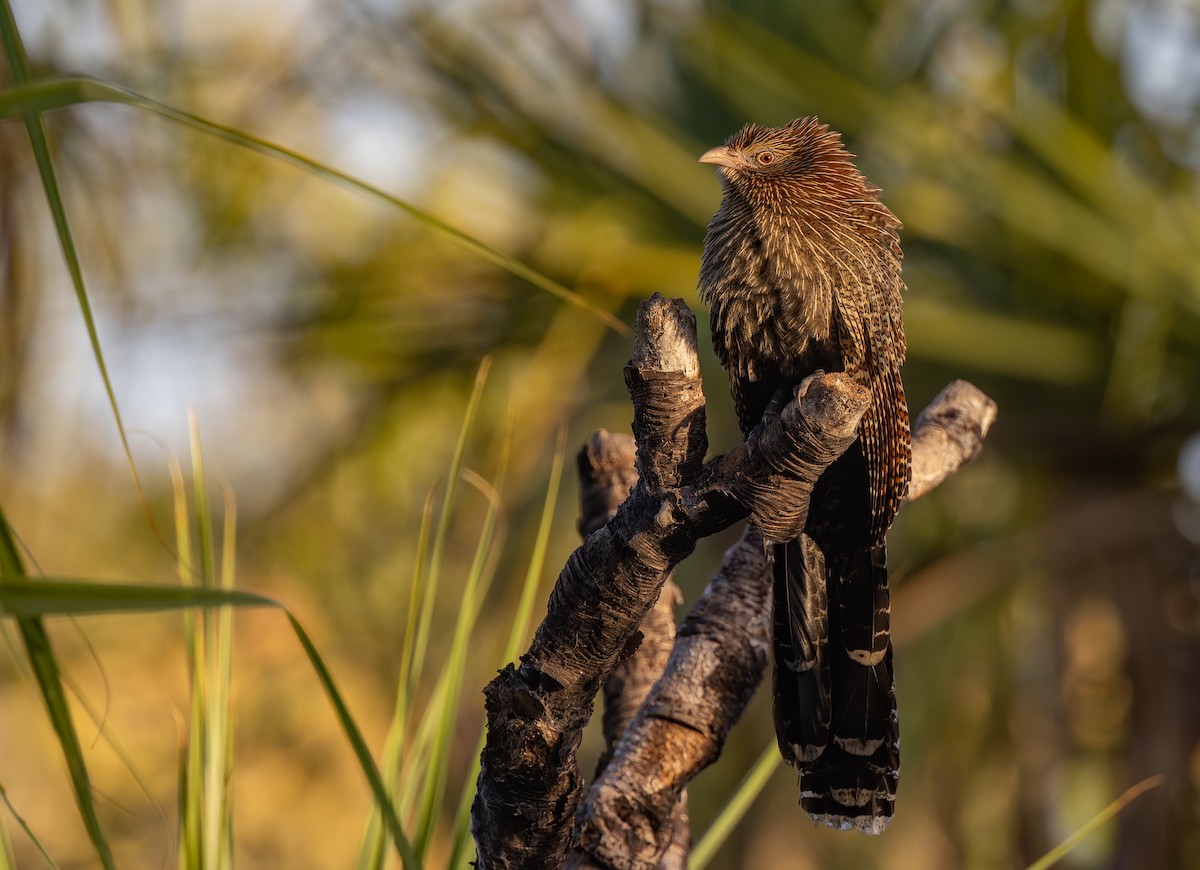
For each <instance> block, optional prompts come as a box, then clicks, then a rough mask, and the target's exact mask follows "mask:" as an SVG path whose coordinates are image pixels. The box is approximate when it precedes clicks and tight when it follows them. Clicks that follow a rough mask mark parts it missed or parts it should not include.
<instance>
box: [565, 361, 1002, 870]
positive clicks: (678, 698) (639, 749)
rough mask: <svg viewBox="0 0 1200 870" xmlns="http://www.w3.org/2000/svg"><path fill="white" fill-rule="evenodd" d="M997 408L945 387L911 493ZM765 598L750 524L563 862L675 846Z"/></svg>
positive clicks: (763, 640) (751, 665) (966, 444)
mask: <svg viewBox="0 0 1200 870" xmlns="http://www.w3.org/2000/svg"><path fill="white" fill-rule="evenodd" d="M995 417H996V405H995V403H994V402H993V401H992V400H991V399H989V398H988V397H987V396H986V395H984V394H983V393H982V392H981V391H980V390H978V389H977V388H976V387H974V386H972V385H971V384H969V383H967V382H966V381H955V382H953V383H951V384H950V385H949V386H947V387H946V388H945V389H944V390H942V392H941V393H939V394H938V396H937V397H936V398H935V399H934V400H933V401H932V402H931V403H930V404H929V406H928V407H927V408H926V409H925V410H924V411H923V412H922V413H921V415H920V417H918V419H917V422H916V424H915V426H914V427H913V440H912V444H913V479H912V483H911V485H910V488H909V500H912V499H915V498H919V497H920V496H922V495H925V494H926V493H928V492H929V491H930V490H932V489H933V488H934V487H936V486H937V485H938V484H939V483H941V482H942V481H943V480H945V479H946V478H947V477H949V476H950V474H952V473H953V472H954V471H956V470H957V469H958V468H959V467H961V466H962V465H963V464H964V463H966V462H968V461H970V460H971V459H972V458H974V457H975V455H976V454H977V453H978V452H979V450H980V448H981V446H982V442H983V439H984V437H985V436H986V434H987V431H988V428H989V427H990V426H991V424H992V422H993V421H994V420H995ZM806 510H807V506H805V511H806ZM770 597H771V571H770V566H769V565H768V563H767V561H766V558H765V555H764V549H763V544H762V537H761V535H760V534H759V532H758V531H757V530H756V529H754V528H753V527H749V526H748V527H747V530H746V532H745V533H744V534H743V536H742V538H741V540H740V541H739V542H738V543H737V544H736V545H734V546H733V547H732V548H730V549H729V551H728V552H727V553H726V554H725V560H724V563H723V564H722V566H721V569H720V570H719V571H718V573H717V574H716V576H715V577H714V578H713V580H712V582H711V583H710V585H709V587H708V588H707V589H706V590H705V592H704V594H703V595H702V596H701V598H700V600H699V601H698V602H697V603H696V605H695V607H693V609H692V611H691V613H690V614H689V615H688V618H687V620H686V621H685V622H684V624H683V626H682V627H681V628H680V630H679V636H678V640H677V642H676V644H675V647H674V649H673V650H672V652H671V656H670V658H669V660H668V662H667V665H666V668H665V672H664V674H663V676H662V678H661V679H660V680H659V682H658V683H657V684H656V685H655V686H654V688H653V689H652V690H651V692H650V694H649V696H648V697H647V699H646V701H645V703H644V704H643V706H642V708H641V710H640V711H639V712H638V714H637V715H636V716H635V717H634V720H633V721H632V723H630V726H629V727H628V729H627V730H626V732H625V735H624V736H623V738H622V740H621V742H620V743H619V744H618V746H617V748H616V750H615V751H614V753H613V758H612V760H611V762H610V763H609V765H608V767H607V768H606V769H605V771H604V772H603V774H602V775H601V776H600V777H599V778H598V779H597V780H596V782H595V783H593V785H592V786H591V788H590V789H589V790H588V792H587V794H586V795H585V797H584V799H583V801H582V803H581V806H580V809H579V815H578V821H577V824H578V829H579V832H578V835H577V847H576V849H575V850H574V851H573V852H572V853H571V855H570V856H569V857H568V866H574V867H620V868H646V870H652V868H656V867H660V866H661V864H660V862H661V861H662V859H663V856H664V855H665V854H667V851H668V848H670V850H671V852H672V853H673V852H675V851H676V848H677V845H676V844H677V842H678V834H677V832H676V831H675V829H674V827H675V824H676V816H675V810H674V807H675V805H676V802H677V800H678V799H679V796H680V795H681V794H682V792H683V789H684V787H685V786H686V785H687V783H688V782H690V781H691V779H692V778H693V777H694V776H695V775H696V774H697V773H699V772H700V771H701V770H702V769H704V768H705V767H707V766H708V765H709V764H711V763H712V762H713V761H715V760H716V759H717V757H718V756H719V755H720V753H721V749H722V747H723V746H724V744H725V739H726V737H727V736H728V734H729V731H730V729H731V728H732V727H733V725H734V723H736V722H737V720H738V719H739V718H740V717H741V715H742V712H743V711H744V710H745V708H746V705H747V704H748V703H749V701H750V699H751V697H753V695H754V692H755V690H756V689H757V688H758V684H759V683H760V682H761V680H762V677H763V673H764V672H765V669H766V664H767V655H768V653H767V650H768V648H769V646H770V627H769V619H770V612H771V598H770Z"/></svg>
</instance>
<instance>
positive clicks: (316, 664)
mask: <svg viewBox="0 0 1200 870" xmlns="http://www.w3.org/2000/svg"><path fill="white" fill-rule="evenodd" d="M284 615H286V616H287V618H288V622H290V623H291V624H292V629H293V630H294V631H295V632H296V637H297V638H299V639H300V645H301V646H302V647H304V652H305V653H306V654H307V655H308V659H309V661H310V662H311V663H312V666H313V670H314V671H316V674H317V679H318V680H320V682H321V687H322V688H323V689H324V690H325V694H326V696H327V697H328V698H329V700H330V702H331V703H332V705H333V709H334V712H335V713H336V714H337V717H338V720H339V722H341V725H342V730H343V731H344V732H345V734H346V737H347V739H348V740H349V741H350V745H351V746H352V747H353V749H354V754H355V756H357V758H358V762H359V765H360V766H361V767H362V770H363V773H364V774H365V775H366V777H367V782H368V783H369V784H370V786H371V791H372V792H373V793H374V795H375V800H376V802H377V803H378V804H379V806H380V808H381V809H382V810H383V818H384V823H385V824H386V825H387V827H388V829H389V830H390V831H391V834H392V840H393V841H394V842H395V844H396V850H397V851H398V852H399V853H400V860H401V862H403V864H404V868H405V870H416V868H419V867H421V862H420V861H419V860H418V859H417V856H416V853H415V852H414V851H413V848H412V845H411V843H409V841H408V838H407V837H406V836H405V835H404V827H403V825H401V824H400V817H399V816H398V815H397V814H396V807H395V805H394V804H393V803H392V798H391V795H390V794H388V790H387V787H386V786H385V785H384V783H383V777H382V776H380V774H379V768H377V767H376V766H375V761H374V760H373V759H372V758H371V752H370V750H369V749H367V743H366V741H365V740H363V736H362V733H361V732H360V731H359V730H358V726H357V725H356V724H355V722H354V718H353V717H352V716H351V715H350V710H349V708H348V707H347V706H346V702H345V701H344V700H342V695H341V693H340V692H339V691H338V690H337V686H336V684H335V683H334V681H333V676H332V675H331V674H330V672H329V668H327V667H326V666H325V661H324V659H322V658H321V654H320V653H319V652H317V647H316V645H315V644H314V643H313V642H312V639H311V638H310V637H309V636H308V632H306V631H305V630H304V629H303V627H301V625H300V623H299V622H298V621H297V620H296V617H294V616H292V614H291V613H290V612H289V611H287V610H284Z"/></svg>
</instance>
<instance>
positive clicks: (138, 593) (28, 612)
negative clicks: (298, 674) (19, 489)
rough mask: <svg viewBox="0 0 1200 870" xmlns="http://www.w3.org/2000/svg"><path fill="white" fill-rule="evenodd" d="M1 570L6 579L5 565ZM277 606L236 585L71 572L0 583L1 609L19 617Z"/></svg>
mask: <svg viewBox="0 0 1200 870" xmlns="http://www.w3.org/2000/svg"><path fill="white" fill-rule="evenodd" d="M0 568H2V569H3V570H0V575H3V577H4V578H5V579H8V578H9V577H10V576H11V575H10V573H9V569H8V568H7V567H3V566H0ZM226 604H231V605H234V606H236V607H276V608H283V605H282V604H280V603H279V602H278V601H275V600H274V599H271V598H267V597H266V596H265V595H256V594H255V593H253V592H244V591H241V590H237V589H201V588H198V587H197V588H188V587H179V586H151V585H144V584H141V583H93V582H91V581H88V580H77V579H67V578H54V577H51V578H47V579H44V580H42V579H39V580H38V582H36V583H28V584H14V583H0V615H7V616H15V617H17V618H18V619H24V618H27V617H28V618H37V617H39V616H71V615H74V616H84V615H96V614H102V613H160V612H163V611H168V610H185V609H187V608H189V607H221V606H222V605H226Z"/></svg>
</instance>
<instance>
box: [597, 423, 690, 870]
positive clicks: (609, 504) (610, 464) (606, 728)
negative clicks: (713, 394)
mask: <svg viewBox="0 0 1200 870" xmlns="http://www.w3.org/2000/svg"><path fill="white" fill-rule="evenodd" d="M636 454H637V447H636V444H635V442H634V440H633V436H631V435H626V434H623V433H620V434H618V433H612V432H608V431H607V430H605V429H600V430H598V431H596V432H595V433H593V435H592V437H591V438H589V439H588V441H587V443H586V444H584V446H583V447H582V448H581V449H580V451H579V456H578V460H577V461H578V466H579V485H580V517H579V531H580V533H581V534H582V535H583V536H584V537H587V536H588V535H589V534H590V533H591V532H593V531H595V530H596V529H598V528H599V527H600V526H602V525H604V523H605V522H607V521H608V520H609V518H611V517H612V515H613V514H615V513H616V511H617V507H618V506H619V505H620V504H621V502H622V501H624V500H625V498H626V497H627V496H628V495H629V491H630V490H631V489H632V488H633V485H634V484H635V483H636V482H637V468H636V465H635V457H636ZM682 602H683V596H682V594H681V593H680V591H679V587H678V586H676V585H675V581H674V580H673V579H672V577H671V576H670V575H668V576H667V579H666V581H665V582H664V583H663V588H662V592H660V593H659V596H658V601H656V602H655V604H654V606H653V607H651V608H650V611H649V612H648V613H647V614H646V616H645V618H644V619H643V620H642V624H641V625H640V626H638V630H637V632H635V633H634V636H633V638H632V639H631V640H630V644H629V647H627V648H626V653H625V657H624V658H622V659H621V660H620V661H619V662H618V663H617V666H616V667H615V668H613V671H612V673H611V674H609V675H608V679H607V680H605V681H604V689H603V691H602V693H601V694H602V697H603V699H604V716H603V719H602V730H603V733H604V752H603V753H601V755H600V759H599V761H598V762H597V764H596V774H595V775H596V776H597V777H599V776H600V775H601V774H602V773H603V772H604V768H605V767H607V766H608V762H609V760H610V759H611V758H612V754H613V750H614V749H616V746H617V741H619V740H620V739H621V735H623V734H624V733H625V729H626V728H627V727H628V726H629V723H630V721H632V719H633V716H634V714H635V713H637V711H638V709H639V708H640V707H641V706H642V702H643V701H645V700H646V696H647V695H648V694H650V689H651V687H652V686H653V685H654V683H655V682H657V680H658V678H659V677H661V676H662V672H663V668H664V667H665V666H666V664H667V657H668V656H669V655H670V654H671V647H672V646H673V645H674V643H675V608H676V607H677V606H678V605H679V604H681V603H682ZM670 824H671V828H672V830H673V832H674V834H673V836H672V837H671V845H670V846H669V847H668V849H667V854H666V855H664V856H663V859H662V860H661V861H660V862H659V864H658V870H676V868H683V867H686V866H687V855H688V853H689V852H690V851H691V845H692V831H691V824H690V821H689V820H688V815H687V791H686V790H684V791H681V792H680V795H679V799H678V800H677V801H676V802H675V806H674V808H673V809H672V812H671V820H670Z"/></svg>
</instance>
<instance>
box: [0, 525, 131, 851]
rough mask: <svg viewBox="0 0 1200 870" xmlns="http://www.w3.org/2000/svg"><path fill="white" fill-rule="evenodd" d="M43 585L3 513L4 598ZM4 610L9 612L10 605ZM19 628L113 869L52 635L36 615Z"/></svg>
mask: <svg viewBox="0 0 1200 870" xmlns="http://www.w3.org/2000/svg"><path fill="white" fill-rule="evenodd" d="M38 585H40V584H35V583H31V582H29V578H28V577H27V576H26V574H25V567H24V565H23V564H22V563H21V558H20V556H19V554H18V553H17V545H16V541H15V540H14V538H13V535H12V532H11V530H10V529H9V527H8V520H7V519H6V518H5V517H4V514H3V513H2V512H0V595H4V596H7V595H8V594H9V593H11V592H17V591H22V590H25V589H32V588H35V587H36V586H38ZM3 607H4V610H6V611H8V610H9V608H8V607H7V605H4V606H3ZM9 612H11V611H9ZM17 628H18V630H19V632H20V634H21V639H22V641H23V642H24V644H25V651H26V655H28V657H29V663H30V665H31V666H32V668H33V673H34V676H35V677H36V679H37V683H38V689H39V691H40V692H41V695H42V700H43V702H44V703H45V704H46V711H47V713H48V714H49V715H50V722H51V724H52V725H53V727H54V731H55V734H57V735H58V742H59V745H60V746H61V747H62V750H63V758H64V759H65V760H66V762H67V770H68V773H69V774H70V777H71V787H72V789H73V790H74V792H75V803H76V805H77V806H78V807H79V814H80V816H81V817H82V819H83V824H84V827H85V828H86V829H87V832H88V838H89V839H90V840H91V841H92V845H93V846H95V848H96V854H97V855H98V857H99V858H100V863H101V865H102V866H103V867H104V868H105V870H112V868H113V867H114V866H115V864H114V863H113V856H112V850H111V849H110V848H109V845H108V841H107V840H106V839H105V837H104V831H103V829H102V828H101V827H100V819H99V817H98V816H97V815H96V805H95V803H94V802H93V800H92V784H91V780H90V778H89V777H88V772H87V765H86V763H85V762H84V760H83V748H82V746H80V743H79V735H78V734H77V733H76V731H75V723H74V721H73V720H72V719H71V710H70V708H69V707H68V705H67V697H66V693H65V692H64V691H63V684H62V675H61V674H60V673H59V670H58V662H57V660H56V659H55V658H54V650H53V648H52V647H51V645H50V636H49V634H47V632H46V628H45V626H44V625H43V624H42V621H41V619H39V618H38V616H37V615H36V614H24V615H19V616H18V618H17Z"/></svg>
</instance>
